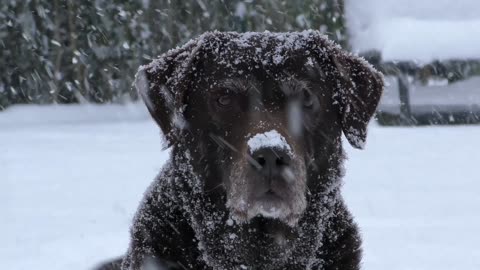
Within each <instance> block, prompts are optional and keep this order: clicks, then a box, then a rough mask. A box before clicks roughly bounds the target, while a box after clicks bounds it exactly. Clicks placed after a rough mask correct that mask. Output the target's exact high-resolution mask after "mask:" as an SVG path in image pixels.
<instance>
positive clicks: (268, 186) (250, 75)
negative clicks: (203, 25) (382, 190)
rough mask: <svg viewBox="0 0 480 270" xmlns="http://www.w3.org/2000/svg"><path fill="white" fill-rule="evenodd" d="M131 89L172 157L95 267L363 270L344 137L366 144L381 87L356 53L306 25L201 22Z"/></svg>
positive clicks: (378, 76) (127, 269) (144, 71)
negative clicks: (347, 197)
mask: <svg viewBox="0 0 480 270" xmlns="http://www.w3.org/2000/svg"><path fill="white" fill-rule="evenodd" d="M136 87H137V89H138V91H139V93H140V94H141V96H142V97H143V99H144V101H145V103H146V105H147V107H148V110H149V111H150V113H151V115H152V117H153V118H154V119H155V121H156V122H157V123H158V125H159V126H160V128H161V130H162V132H163V134H164V135H165V142H166V144H167V146H168V147H170V148H171V158H170V161H169V162H168V163H167V164H166V165H165V166H164V168H163V170H162V172H161V173H160V174H159V176H158V177H157V178H156V180H155V181H154V182H153V184H152V185H151V186H150V188H149V189H148V190H147V192H146V194H145V197H144V199H143V202H142V203H141V205H140V207H139V209H138V212H137V214H136V216H135V218H134V222H133V226H132V228H131V243H130V247H129V249H128V252H127V254H126V255H125V257H124V258H123V260H120V259H119V260H117V261H116V262H114V263H112V264H110V265H109V266H108V265H105V266H104V269H108V267H110V269H117V268H119V267H120V265H121V269H123V270H141V269H290V270H291V269H325V270H333V269H341V270H354V269H359V267H360V260H361V239H360V236H359V234H358V230H357V226H356V224H355V223H354V221H353V219H352V216H351V215H350V213H349V212H348V210H347V208H346V206H345V204H344V201H343V199H342V196H341V194H340V189H341V185H342V181H341V178H342V175H343V169H342V162H343V160H344V158H345V154H344V151H343V148H342V143H341V135H342V131H343V134H344V135H345V136H346V138H347V139H348V141H349V142H350V144H351V145H353V146H354V147H356V148H362V147H363V145H364V143H365V139H366V130H367V124H368V122H369V120H370V118H371V117H372V116H373V114H374V112H375V110H376V107H377V104H378V102H379V99H380V96H381V93H382V90H383V78H382V75H381V74H380V73H379V72H377V71H376V70H375V69H373V68H372V67H371V66H370V65H369V64H368V63H367V62H366V61H365V60H363V59H361V58H359V57H356V56H354V55H351V54H349V53H347V52H345V51H343V50H342V49H341V48H340V47H339V46H337V45H336V44H334V43H333V42H331V41H329V40H328V39H327V38H326V37H325V36H323V35H322V34H320V33H319V32H316V31H304V32H293V33H270V32H264V33H234V32H227V33H223V32H208V33H205V34H203V35H201V36H199V37H198V38H196V39H194V40H191V41H190V42H188V43H186V44H185V45H184V46H182V47H179V48H176V49H173V50H170V51H168V52H167V53H165V54H164V55H162V56H160V57H159V58H158V59H156V60H155V61H153V62H152V63H151V64H149V65H146V66H143V67H141V68H140V71H139V72H138V74H137V80H136ZM122 261H123V262H122Z"/></svg>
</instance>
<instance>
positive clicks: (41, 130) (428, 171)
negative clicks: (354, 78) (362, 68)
mask: <svg viewBox="0 0 480 270" xmlns="http://www.w3.org/2000/svg"><path fill="white" fill-rule="evenodd" d="M303 29H317V30H320V31H322V32H323V33H325V34H326V35H328V36H329V37H330V38H331V39H333V40H335V41H337V42H338V43H340V44H341V45H342V46H343V48H345V49H346V50H349V51H352V52H353V53H356V54H359V55H362V56H364V57H365V58H366V59H367V60H368V61H370V63H371V64H372V65H374V66H375V67H377V68H378V69H379V70H381V71H382V72H383V73H384V75H385V80H386V83H387V88H386V90H385V93H384V95H383V97H382V100H381V103H380V106H379V108H378V112H377V116H376V118H375V121H373V122H372V124H371V126H370V131H369V132H370V133H369V139H368V144H367V149H366V150H365V151H355V150H353V149H352V148H350V147H349V146H348V144H345V146H346V149H347V152H348V154H349V157H350V159H349V160H348V161H347V164H346V168H347V176H346V179H345V189H344V191H345V199H346V200H347V204H348V205H349V207H350V208H351V210H352V212H353V214H354V216H355V217H356V220H357V222H358V223H359V225H360V227H361V230H362V234H363V237H364V268H365V269H373V270H375V269H379V270H380V269H382V270H383V269H391V270H396V269H398V270H415V269H422V270H423V269H424V270H427V269H428V270H430V269H437V270H438V269H445V270H447V269H448V270H450V269H463V270H465V269H467V270H468V269H471V270H478V269H480V259H478V258H480V247H479V246H478V243H479V242H480V218H479V217H478V212H479V211H480V197H479V196H478V192H479V188H480V176H479V175H480V174H479V172H478V169H477V168H478V164H480V154H479V151H480V140H479V139H478V138H480V126H479V124H478V123H479V122H480V1H478V0H457V1H451V0H402V1H396V0H362V1H359V0H292V1H286V0H264V1H259V0H220V1H207V0H182V1H174V0H141V1H125V0H76V1H74V0H22V1H17V0H0V239H2V240H3V245H0V269H16V270H23V269H33V268H34V269H45V270H46V269H48V270H55V269H59V270H60V269H61V270H64V269H70V270H76V269H79V270H80V269H89V268H90V267H92V266H93V265H95V264H96V263H97V262H100V261H102V260H106V259H109V258H111V257H115V256H118V255H121V254H122V253H123V252H125V250H126V248H127V245H128V227H129V225H130V222H131V218H132V216H133V213H134V212H135V209H136V207H137V205H138V202H139V200H140V198H141V196H142V193H143V191H144V190H145V189H146V187H147V186H148V184H149V183H150V182H151V179H153V177H154V176H155V175H156V173H158V171H159V170H160V168H161V166H162V165H163V163H164V162H165V160H166V159H168V150H167V151H164V150H163V148H162V144H161V140H160V136H159V134H158V133H159V130H158V128H157V127H156V126H155V124H154V123H153V121H151V120H150V119H149V116H148V113H147V112H146V110H145V109H144V106H143V105H142V104H141V103H140V102H138V96H137V94H136V92H135V90H134V89H133V88H132V83H133V80H134V76H135V73H136V71H137V69H138V67H139V66H140V65H143V64H146V63H149V62H150V61H151V60H152V59H154V58H155V57H156V56H158V55H159V54H161V53H163V52H165V51H167V50H168V49H170V48H173V47H175V46H178V45H181V44H183V43H185V42H186V41H188V40H189V39H191V38H193V37H195V36H197V35H199V34H200V33H203V32H205V31H209V30H220V31H240V32H244V31H264V30H269V31H296V30H303Z"/></svg>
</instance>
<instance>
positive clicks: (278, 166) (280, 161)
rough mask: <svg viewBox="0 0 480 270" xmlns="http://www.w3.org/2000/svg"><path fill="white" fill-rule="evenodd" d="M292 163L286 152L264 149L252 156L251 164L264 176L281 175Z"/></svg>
mask: <svg viewBox="0 0 480 270" xmlns="http://www.w3.org/2000/svg"><path fill="white" fill-rule="evenodd" d="M289 163H290V156H289V155H288V153H287V152H286V151H284V150H280V149H276V148H262V149H259V150H257V151H255V152H254V153H253V154H252V160H251V164H252V166H254V167H255V168H256V169H257V170H258V171H259V172H260V173H262V174H264V175H273V176H275V175H279V174H280V173H281V171H282V169H283V168H284V167H285V166H288V165H289Z"/></svg>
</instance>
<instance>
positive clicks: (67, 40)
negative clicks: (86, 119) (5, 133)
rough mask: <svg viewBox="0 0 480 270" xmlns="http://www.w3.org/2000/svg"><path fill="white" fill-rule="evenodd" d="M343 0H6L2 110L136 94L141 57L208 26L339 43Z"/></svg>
mask: <svg viewBox="0 0 480 270" xmlns="http://www.w3.org/2000/svg"><path fill="white" fill-rule="evenodd" d="M343 24H344V18H343V1H342V0H297V1H286V0H284V1H280V0H266V1H265V0H264V1H260V0H244V1H239V0H231V1H228V0H224V1H207V0H182V1H175V0H141V1H125V0H123V1H120V0H24V1H15V0H4V1H2V4H1V5H0V110H1V109H4V108H6V107H7V106H9V105H11V104H15V103H40V104H45V103H77V102H95V103H104V102H122V101H124V100H130V99H135V98H136V94H135V92H134V91H133V90H132V87H131V84H132V81H133V78H134V75H135V72H136V70H137V68H138V66H139V65H141V64H145V63H147V62H149V61H150V60H151V59H152V58H154V57H155V56H156V55H159V54H160V53H162V52H164V51H166V50H167V49H169V48H171V47H174V46H176V45H178V44H180V43H183V42H185V41H186V40H188V39H190V38H192V37H194V36H196V35H198V34H200V33H202V32H204V31H207V30H215V29H217V30H222V31H226V30H235V31H263V30H270V31H293V30H302V29H307V28H313V29H321V30H322V31H324V32H325V33H327V34H328V35H330V36H331V38H333V39H335V40H337V41H339V42H341V43H345V41H346V36H345V32H344V27H343Z"/></svg>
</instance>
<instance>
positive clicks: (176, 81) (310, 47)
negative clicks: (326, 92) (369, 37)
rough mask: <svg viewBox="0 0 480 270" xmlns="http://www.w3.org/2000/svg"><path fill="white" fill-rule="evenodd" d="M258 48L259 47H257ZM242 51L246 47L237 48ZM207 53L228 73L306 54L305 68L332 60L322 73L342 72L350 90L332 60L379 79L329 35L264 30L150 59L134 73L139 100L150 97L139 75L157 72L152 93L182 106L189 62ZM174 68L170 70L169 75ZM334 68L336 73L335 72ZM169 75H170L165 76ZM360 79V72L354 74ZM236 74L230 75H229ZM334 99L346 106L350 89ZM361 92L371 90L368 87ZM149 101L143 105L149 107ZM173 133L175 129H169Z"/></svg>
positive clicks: (213, 38) (200, 40) (194, 43)
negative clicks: (240, 66)
mask: <svg viewBox="0 0 480 270" xmlns="http://www.w3.org/2000/svg"><path fill="white" fill-rule="evenodd" d="M259 44H260V45H259ZM240 48H242V49H247V50H241V51H242V53H240V50H239V49H240ZM246 51H250V53H249V54H248V55H245V52H246ZM207 52H215V54H214V57H215V59H213V60H214V61H215V63H216V65H218V66H219V67H223V68H228V69H230V70H231V71H232V74H239V75H241V73H243V69H237V68H236V67H237V65H238V64H241V63H246V62H248V63H249V64H250V66H251V68H253V67H260V66H261V67H262V68H263V69H265V70H266V71H267V72H268V70H269V69H270V68H274V67H282V65H285V63H286V61H287V59H288V58H289V57H290V56H291V55H293V54H295V53H297V54H301V55H304V56H305V58H306V59H307V61H306V63H305V65H307V66H311V65H312V57H311V56H312V55H317V56H318V57H320V58H322V57H323V58H325V59H326V58H329V57H332V58H333V61H334V62H335V65H322V64H321V63H320V65H321V68H322V69H324V70H322V72H324V73H325V74H327V75H329V76H333V75H332V74H335V73H336V72H340V75H341V76H344V77H345V79H346V80H347V81H349V82H350V85H352V86H353V87H354V86H355V83H354V82H353V81H352V80H351V78H349V76H351V75H353V74H349V73H348V72H345V70H344V69H345V67H341V66H339V65H338V64H337V63H336V59H342V58H343V59H344V58H351V59H355V61H356V62H358V63H359V64H360V65H361V66H362V67H363V68H362V70H366V71H367V72H369V73H372V74H373V73H375V74H377V75H378V76H380V77H381V78H380V80H383V77H382V75H381V74H380V73H378V72H377V71H376V70H375V69H374V68H373V67H372V66H371V65H370V64H369V63H368V62H367V61H365V59H363V58H361V57H358V56H355V55H353V54H351V53H349V52H346V51H344V50H342V49H341V47H340V46H339V45H337V44H335V43H334V42H332V41H331V40H329V39H328V38H327V36H325V35H323V34H321V33H320V32H319V31H315V30H305V31H302V32H287V33H272V32H269V31H265V32H246V33H237V32H218V31H213V32H206V33H204V34H202V35H200V36H198V37H197V38H195V39H192V40H190V41H188V42H187V43H185V44H184V45H183V46H180V47H177V48H175V49H171V50H169V51H167V52H166V53H164V54H162V55H160V56H159V57H158V58H157V59H155V60H154V61H152V62H151V63H150V64H148V65H144V66H141V67H140V69H139V71H138V74H137V80H139V81H140V82H139V83H137V84H136V85H137V87H138V90H139V92H140V93H141V96H142V97H143V98H144V99H145V98H147V99H148V95H146V94H144V93H142V92H143V91H145V89H146V88H145V86H146V83H145V82H144V81H143V75H142V73H145V72H147V73H150V74H158V75H159V77H164V78H161V79H162V80H164V83H163V84H164V85H150V88H149V89H150V90H151V91H157V92H158V93H156V94H158V95H163V96H167V97H168V99H169V100H171V102H172V104H171V107H172V108H183V109H184V108H185V107H184V106H183V105H184V104H181V103H182V102H183V100H184V99H183V95H185V92H186V91H187V90H186V89H188V87H187V86H185V85H182V83H185V77H186V76H192V77H195V76H196V73H195V72H196V70H195V69H194V68H192V63H193V62H194V61H195V59H201V58H202V57H204V56H205V54H206V53H207ZM172 67H173V69H174V70H171V71H169V68H170V69H171V68H172ZM337 69H338V70H337ZM167 72H168V73H167ZM272 75H273V76H276V77H280V76H284V74H272ZM356 75H360V74H356ZM232 76H234V75H232ZM337 91H338V96H337V97H338V98H340V99H344V102H345V103H348V98H347V97H346V96H347V92H348V91H354V89H350V88H348V87H346V86H345V85H343V86H342V85H341V84H340V83H339V89H338V90H337ZM365 91H371V90H370V89H366V90H365ZM148 102H149V101H148V100H147V105H148ZM181 114H182V112H175V113H174V117H175V119H181V117H180V116H181ZM185 124H186V123H183V122H182V123H181V125H176V128H177V129H181V128H183V127H184V126H185ZM172 132H173V133H176V132H177V131H176V130H175V129H174V130H172ZM170 135H171V134H165V136H166V137H167V138H170V137H171V136H170ZM345 135H346V137H347V138H348V139H349V141H351V142H360V144H363V143H364V142H363V141H364V138H363V137H364V134H360V135H358V136H357V135H356V134H348V133H347V134H345Z"/></svg>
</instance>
